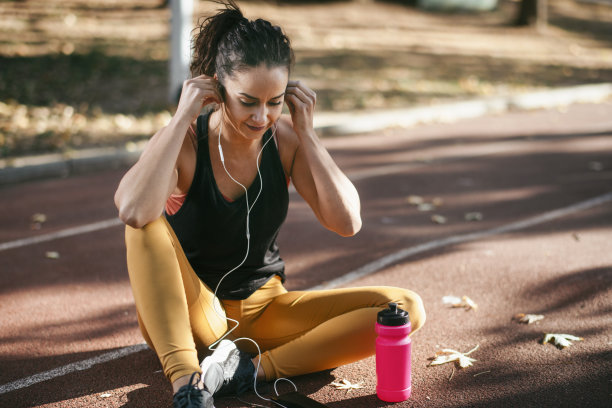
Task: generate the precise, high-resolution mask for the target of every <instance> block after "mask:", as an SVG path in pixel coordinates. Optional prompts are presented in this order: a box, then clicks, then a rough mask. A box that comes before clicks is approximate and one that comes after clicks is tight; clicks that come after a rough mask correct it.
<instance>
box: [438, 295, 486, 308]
mask: <svg viewBox="0 0 612 408" xmlns="http://www.w3.org/2000/svg"><path fill="white" fill-rule="evenodd" d="M442 303H444V304H447V305H451V307H457V308H459V307H461V308H464V309H466V310H470V309H474V310H476V309H478V305H477V304H476V302H474V301H473V300H472V299H470V298H469V297H467V296H463V297H461V298H458V297H457V296H444V297H443V298H442Z"/></svg>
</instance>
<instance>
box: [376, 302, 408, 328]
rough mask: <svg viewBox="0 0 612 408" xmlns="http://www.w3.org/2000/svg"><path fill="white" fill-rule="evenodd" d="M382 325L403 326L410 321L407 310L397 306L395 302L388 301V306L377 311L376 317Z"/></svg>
mask: <svg viewBox="0 0 612 408" xmlns="http://www.w3.org/2000/svg"><path fill="white" fill-rule="evenodd" d="M376 321H377V322H378V324H382V325H383V326H403V325H405V324H408V322H410V317H409V316H408V312H407V311H405V310H402V309H400V308H398V307H397V303H393V302H391V303H389V308H387V309H385V310H381V311H380V312H378V317H377V319H376Z"/></svg>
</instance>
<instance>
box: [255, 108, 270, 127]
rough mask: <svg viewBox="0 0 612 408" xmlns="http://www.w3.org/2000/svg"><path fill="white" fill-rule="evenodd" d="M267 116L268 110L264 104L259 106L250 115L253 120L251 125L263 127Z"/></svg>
mask: <svg viewBox="0 0 612 408" xmlns="http://www.w3.org/2000/svg"><path fill="white" fill-rule="evenodd" d="M267 116H268V108H267V107H266V105H265V104H261V105H259V106H258V107H257V108H256V109H255V112H253V114H252V115H251V118H252V119H253V124H254V125H257V126H263V125H265V124H266V117H267Z"/></svg>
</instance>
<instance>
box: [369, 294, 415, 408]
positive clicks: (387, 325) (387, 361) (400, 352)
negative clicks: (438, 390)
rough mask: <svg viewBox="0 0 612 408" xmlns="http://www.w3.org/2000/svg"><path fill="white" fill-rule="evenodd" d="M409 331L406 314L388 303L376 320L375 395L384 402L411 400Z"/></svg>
mask: <svg viewBox="0 0 612 408" xmlns="http://www.w3.org/2000/svg"><path fill="white" fill-rule="evenodd" d="M411 330H412V327H411V326H410V318H409V316H408V312H407V311H405V310H402V309H399V308H398V307H397V303H389V308H388V309H385V310H382V311H380V312H379V313H378V318H377V320H376V333H377V334H378V337H376V394H377V395H378V398H380V399H381V400H383V401H387V402H400V401H405V400H407V399H408V398H410V393H411V391H412V385H411V382H412V378H411V347H412V340H411V339H410V337H409V336H408V335H409V334H410V331H411Z"/></svg>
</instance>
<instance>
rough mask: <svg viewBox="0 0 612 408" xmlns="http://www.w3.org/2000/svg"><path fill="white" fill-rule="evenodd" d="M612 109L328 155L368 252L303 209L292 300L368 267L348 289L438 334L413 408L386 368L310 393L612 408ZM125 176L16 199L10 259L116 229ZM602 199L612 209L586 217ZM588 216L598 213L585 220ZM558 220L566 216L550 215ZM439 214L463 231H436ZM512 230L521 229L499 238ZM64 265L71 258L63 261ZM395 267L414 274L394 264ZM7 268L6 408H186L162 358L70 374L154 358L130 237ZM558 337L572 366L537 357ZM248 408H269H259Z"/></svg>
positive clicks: (487, 124) (575, 110)
mask: <svg viewBox="0 0 612 408" xmlns="http://www.w3.org/2000/svg"><path fill="white" fill-rule="evenodd" d="M611 108H612V104H610V103H607V104H599V105H577V106H573V107H571V108H570V109H569V110H568V111H567V112H564V113H561V112H558V111H539V112H531V113H511V114H506V115H503V116H498V117H486V118H480V119H476V120H470V121H466V122H461V123H455V124H440V125H429V126H421V127H418V128H414V129H410V130H397V131H388V132H384V133H383V134H369V135H362V136H354V137H341V138H334V139H326V141H325V142H326V144H327V146H328V147H329V149H330V150H331V152H332V154H333V155H334V157H336V158H337V161H338V162H339V164H340V165H341V167H342V168H344V169H345V170H346V171H347V173H348V174H349V175H350V176H351V177H353V178H354V179H355V180H356V185H357V187H358V189H359V191H360V193H361V197H362V205H363V218H364V227H363V230H362V232H361V233H360V234H359V235H358V236H356V237H354V238H351V239H344V238H340V237H336V236H334V235H333V234H331V233H329V232H327V231H325V230H324V229H322V228H321V227H320V226H319V225H318V224H317V223H316V220H315V218H314V216H313V215H311V213H310V211H309V210H308V209H307V208H306V206H305V204H304V203H303V202H302V201H301V200H300V199H299V197H298V196H297V195H296V194H293V195H292V204H291V209H290V215H289V219H288V221H287V225H286V226H285V228H284V230H283V231H282V233H281V236H280V246H281V251H282V253H283V255H284V258H285V260H286V261H287V265H288V276H289V279H288V283H287V286H288V288H289V289H297V288H300V289H301V288H310V287H313V286H316V285H319V284H321V283H322V282H325V281H330V280H332V279H334V278H337V277H340V276H342V275H344V274H347V273H350V272H352V271H356V270H359V268H361V267H362V266H363V265H368V264H369V265H371V266H372V269H373V273H372V274H370V275H367V276H364V277H361V278H358V279H357V280H355V281H352V282H349V283H346V284H347V285H370V284H385V285H399V286H404V287H408V288H411V289H413V290H415V291H417V292H418V293H420V294H421V295H422V297H423V299H424V301H425V304H426V309H427V312H428V321H427V323H426V326H425V327H424V328H423V330H422V331H421V332H419V333H417V334H416V335H415V336H414V338H413V341H414V356H413V358H414V361H413V390H414V391H413V396H412V398H411V399H410V400H409V401H407V402H404V403H398V404H385V403H382V402H381V401H379V400H378V399H377V398H376V396H375V382H376V379H375V371H374V360H373V359H372V358H371V359H367V360H365V361H361V362H358V363H355V364H351V365H349V366H345V367H340V368H338V369H336V370H333V371H330V372H325V373H318V374H313V375H308V376H303V377H300V378H297V379H295V382H296V384H297V386H298V388H299V390H300V392H302V393H305V394H309V395H311V396H312V397H314V398H315V399H317V400H319V401H321V402H324V403H326V404H327V405H329V406H330V407H351V408H355V407H381V406H394V407H409V406H414V407H421V406H422V407H465V406H483V407H484V406H494V407H499V406H508V407H514V406H533V407H536V406H537V407H558V406H585V407H586V406H588V407H599V406H601V407H604V406H610V403H611V402H612V399H611V396H610V393H611V392H612V391H611V390H612V383H611V382H610V381H611V380H612V375H611V373H612V360H611V359H610V344H611V342H612V337H611V332H610V327H611V326H612V317H611V316H612V303H611V300H610V299H612V243H611V242H612V241H611V240H610V233H611V232H612V223H611V222H610V220H611V219H612V218H611V217H612V204H611V200H612V196H610V195H609V194H608V193H610V191H612V189H611V187H612V183H611V182H612V115H610V112H612V109H611ZM124 171H125V170H119V171H107V172H101V173H95V174H88V175H82V176H78V177H72V178H68V179H58V180H47V181H39V182H32V183H28V184H23V185H15V186H10V187H4V188H2V189H0V205H1V208H2V210H3V211H2V212H1V214H0V225H2V229H1V230H0V243H7V242H13V241H15V240H18V239H23V238H29V237H35V236H42V235H45V234H51V233H56V232H59V231H64V230H66V229H68V228H72V227H77V226H83V225H88V224H91V223H94V222H98V221H104V220H110V219H112V218H114V217H115V216H116V211H115V209H114V205H113V202H112V196H113V192H114V189H115V187H116V185H117V183H118V181H119V179H120V177H121V175H122V174H123V172H124ZM606 194H608V196H606ZM409 195H419V196H422V197H424V198H426V199H433V198H436V197H439V198H441V199H442V200H443V204H442V205H441V206H440V207H439V208H438V209H436V210H435V211H434V212H420V211H418V210H417V209H416V208H415V207H414V206H412V205H410V204H408V203H407V202H406V197H408V196H409ZM594 197H603V198H602V199H601V202H599V203H597V202H595V203H593V202H588V201H587V200H590V199H592V198H594ZM583 202H587V205H586V206H585V207H584V208H583V207H571V206H572V205H574V204H577V203H583ZM590 204H592V205H590ZM560 208H566V209H567V211H565V212H564V213H562V214H556V213H553V214H551V213H550V212H551V211H552V210H556V209H560ZM469 212H480V213H481V214H482V215H483V220H482V221H479V222H468V221H466V220H465V219H464V214H465V213H469ZM34 213H43V214H46V216H47V221H46V222H45V223H44V224H43V225H42V228H41V229H40V230H32V229H31V228H30V217H31V216H32V215H33V214H34ZM434 213H436V214H440V215H443V216H445V217H446V218H447V220H448V221H447V223H446V224H441V225H438V224H434V223H433V222H432V221H431V220H430V217H431V215H432V214H434ZM543 214H548V215H551V216H552V217H551V218H552V219H546V218H542V215H543ZM555 216H556V217H555ZM527 219H530V220H531V221H530V222H529V223H528V224H526V225H516V224H513V223H516V222H518V221H522V220H527ZM508 225H514V228H511V231H508V232H504V231H503V230H501V231H500V230H499V229H497V228H500V227H503V226H508ZM477 231H487V233H486V234H485V235H483V236H480V237H475V238H478V239H475V240H473V239H471V236H467V235H466V234H468V233H471V232H477ZM448 237H457V239H456V241H452V242H451V241H448V240H447V241H445V239H447V238H448ZM424 243H431V246H432V248H433V249H431V250H429V251H420V252H419V251H415V252H416V254H414V255H412V256H403V255H406V254H407V252H401V251H402V250H406V249H407V248H413V247H417V246H418V245H420V244H424ZM48 251H56V252H57V253H58V254H59V259H49V258H47V257H46V255H45V254H46V252H48ZM393 254H396V255H398V258H399V259H395V261H394V262H391V264H389V265H387V264H386V263H385V260H389V259H390V258H389V256H390V255H393ZM376 262H379V264H376ZM0 265H2V266H1V269H0V288H1V289H0V315H1V316H2V321H1V331H0V367H1V369H0V387H4V386H7V385H11V384H12V385H11V388H17V389H14V390H12V391H9V392H2V393H1V394H0V406H2V407H34V406H35V407H43V406H44V407H71V406H75V407H76V406H79V407H81V406H88V407H89V406H91V407H119V406H126V407H167V406H169V405H170V404H171V391H170V388H169V386H168V384H167V383H166V381H165V379H164V377H163V375H162V374H161V372H160V371H159V370H160V366H159V363H158V362H157V361H156V357H155V356H154V354H153V353H152V352H151V351H149V350H144V351H139V352H135V353H131V354H129V355H127V356H124V357H121V358H112V356H111V357H109V358H110V361H107V362H103V363H100V364H96V365H93V366H92V367H91V368H87V369H84V370H81V371H74V370H73V368H71V367H73V366H70V365H69V364H71V363H75V362H80V361H83V360H87V359H90V358H95V357H97V356H100V355H104V354H105V353H108V352H111V351H114V350H122V349H123V348H124V347H126V346H130V345H135V344H139V343H142V341H143V340H142V338H141V337H140V334H139V331H138V328H137V323H136V314H135V309H134V306H133V301H132V297H131V292H130V288H129V282H128V279H127V273H126V268H125V260H124V247H123V229H122V227H121V226H119V225H115V226H111V227H108V228H104V229H100V230H97V231H94V232H89V233H81V234H77V235H73V236H70V237H65V238H57V239H51V240H49V241H46V242H43V243H38V244H27V245H24V246H21V247H17V248H13V249H5V250H1V251H0ZM377 265H378V266H377ZM445 295H456V296H462V295H468V296H469V297H471V298H472V299H473V300H474V301H475V302H476V303H478V305H479V309H478V310H477V311H464V310H460V309H450V308H448V307H447V306H446V305H444V304H443V303H442V297H443V296H445ZM517 313H540V314H544V315H545V316H546V317H545V319H544V320H542V321H540V322H538V323H536V324H533V325H519V324H518V323H516V322H513V321H512V317H513V315H515V314H517ZM372 324H374V322H373V323H372ZM546 332H553V333H569V334H574V335H578V336H581V337H584V341H581V342H577V343H575V344H574V345H573V346H571V347H569V348H567V349H564V350H559V349H557V348H555V347H554V346H552V345H550V344H547V345H542V344H540V343H539V341H540V340H541V338H542V336H543V334H544V333H546ZM476 345H479V349H478V350H477V351H475V352H474V353H473V354H472V355H471V356H472V357H474V358H476V359H477V360H478V361H477V362H476V363H475V364H474V366H473V367H470V368H467V369H461V370H460V369H457V368H455V367H453V366H451V365H443V366H437V367H429V366H428V363H429V360H428V359H429V358H431V357H433V355H434V353H435V352H436V351H438V350H439V349H441V348H445V347H448V348H454V349H457V350H459V351H464V352H465V351H468V350H469V349H471V348H473V347H474V346H476ZM66 365H68V368H66V369H65V370H64V372H63V374H62V375H59V374H57V372H56V373H55V375H56V376H55V377H54V378H52V379H48V380H46V381H40V382H37V383H35V384H33V385H30V386H26V385H27V384H28V381H31V380H36V379H37V378H38V377H35V375H37V374H39V373H44V372H47V371H49V370H53V369H56V368H58V367H63V366H66ZM71 370H73V371H71ZM334 379H337V380H338V379H348V380H350V381H351V382H362V383H363V386H364V388H362V389H357V390H354V391H351V392H350V393H346V392H345V391H337V390H335V389H333V387H331V386H329V383H330V382H332V381H334ZM280 387H281V388H282V389H283V390H289V389H290V386H289V385H287V384H282V383H281V384H280ZM246 399H247V400H249V401H253V402H261V401H257V399H256V397H255V396H254V395H248V396H247V397H246ZM262 404H263V405H267V403H265V402H262ZM223 406H228V407H240V406H247V405H246V404H245V403H242V402H240V401H237V400H233V399H226V400H223V401H219V402H218V403H217V407H223Z"/></svg>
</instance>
